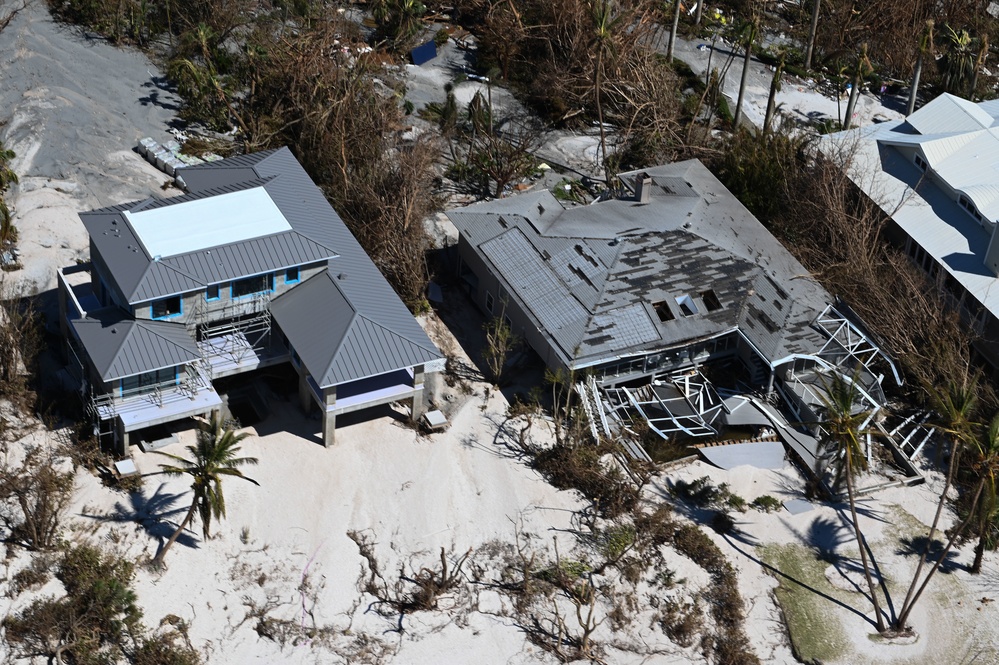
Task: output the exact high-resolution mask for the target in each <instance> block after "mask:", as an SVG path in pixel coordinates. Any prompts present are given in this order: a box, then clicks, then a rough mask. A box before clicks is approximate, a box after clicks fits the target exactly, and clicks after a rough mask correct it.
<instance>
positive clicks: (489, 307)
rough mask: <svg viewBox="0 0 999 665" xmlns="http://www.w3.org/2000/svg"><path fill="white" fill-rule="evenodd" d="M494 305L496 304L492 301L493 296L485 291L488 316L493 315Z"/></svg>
mask: <svg viewBox="0 0 999 665" xmlns="http://www.w3.org/2000/svg"><path fill="white" fill-rule="evenodd" d="M495 304H496V303H495V302H494V301H493V294H491V293H489V292H488V291H486V311H487V312H489V313H490V314H492V313H493V306H494V305H495Z"/></svg>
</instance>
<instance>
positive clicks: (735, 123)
mask: <svg viewBox="0 0 999 665" xmlns="http://www.w3.org/2000/svg"><path fill="white" fill-rule="evenodd" d="M752 52H753V30H750V32H749V34H748V35H747V36H746V56H745V57H744V58H743V60H742V80H741V81H740V82H739V100H738V101H737V102H736V103H735V115H734V116H733V119H732V130H733V131H736V130H738V129H739V120H740V119H741V118H742V100H743V98H744V97H745V96H746V82H747V81H748V80H749V58H750V55H751V54H752Z"/></svg>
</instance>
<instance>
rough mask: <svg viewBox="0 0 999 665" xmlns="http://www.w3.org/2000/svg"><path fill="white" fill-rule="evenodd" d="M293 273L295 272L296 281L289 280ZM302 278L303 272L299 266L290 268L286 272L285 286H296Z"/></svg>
mask: <svg viewBox="0 0 999 665" xmlns="http://www.w3.org/2000/svg"><path fill="white" fill-rule="evenodd" d="M292 271H295V279H290V278H289V275H290V274H291V272H292ZM301 278H302V271H301V269H300V268H299V267H298V266H294V267H292V268H288V269H287V270H285V271H284V283H285V284H295V283H296V282H298V280H300V279H301Z"/></svg>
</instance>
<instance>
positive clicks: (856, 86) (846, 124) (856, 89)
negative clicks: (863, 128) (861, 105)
mask: <svg viewBox="0 0 999 665" xmlns="http://www.w3.org/2000/svg"><path fill="white" fill-rule="evenodd" d="M859 94H860V63H859V62H858V63H857V71H856V72H855V73H854V75H853V85H852V86H851V87H850V100H849V101H848V102H847V103H846V116H845V117H844V118H843V129H844V130H846V129H850V124H851V121H852V120H853V110H854V108H856V106H857V96H858V95H859Z"/></svg>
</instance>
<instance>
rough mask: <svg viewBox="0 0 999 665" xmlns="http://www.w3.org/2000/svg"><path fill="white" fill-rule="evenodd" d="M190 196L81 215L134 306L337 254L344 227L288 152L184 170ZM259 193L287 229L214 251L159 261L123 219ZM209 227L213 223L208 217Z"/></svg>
mask: <svg viewBox="0 0 999 665" xmlns="http://www.w3.org/2000/svg"><path fill="white" fill-rule="evenodd" d="M185 182H186V183H187V185H188V187H189V192H188V193H187V194H184V195H182V196H176V197H171V198H168V199H160V200H154V199H146V200H144V201H139V202H136V203H132V204H125V205H118V206H114V207H111V208H103V209H100V210H95V211H92V212H86V213H81V215H80V218H81V219H82V220H83V223H84V226H86V228H87V231H88V233H89V234H90V237H91V239H92V241H93V244H94V247H95V249H96V251H97V252H98V253H99V254H100V256H101V258H102V259H103V260H104V263H105V264H106V265H107V266H108V269H109V270H110V271H111V275H112V278H113V279H114V280H115V281H116V282H117V284H118V287H119V288H120V289H121V291H122V293H124V295H125V297H126V298H127V300H128V302H129V303H130V304H136V303H141V302H147V301H149V300H153V299H156V298H162V297H165V296H170V295H174V294H177V293H183V292H186V291H192V290H197V289H201V288H204V287H205V286H206V285H208V284H212V283H218V282H223V281H228V280H231V279H237V278H240V277H246V276H250V275H259V274H262V273H266V272H271V271H274V270H282V269H284V268H287V267H290V266H296V265H303V264H307V263H315V262H318V261H324V260H327V259H330V258H333V257H335V256H337V253H338V251H339V248H338V247H337V246H336V240H337V238H338V237H339V236H340V235H342V234H340V233H339V229H338V228H335V227H343V222H342V220H341V219H340V217H339V216H338V215H337V214H336V212H335V211H334V210H333V209H332V208H331V207H330V205H329V204H328V203H327V202H326V199H325V197H323V195H322V192H320V191H319V188H318V187H316V186H315V184H313V182H312V180H311V179H310V178H309V177H308V175H307V174H306V173H305V171H304V170H303V169H302V167H301V166H300V165H299V164H298V162H297V161H296V160H295V158H294V157H293V156H292V155H291V153H290V152H289V151H288V149H287V148H282V149H281V150H277V151H270V152H266V153H257V154H255V155H244V156H240V157H236V158H230V159H226V160H222V161H219V162H213V163H209V164H205V165H202V166H199V167H197V168H196V169H195V168H192V169H186V170H185ZM256 188H262V189H263V191H265V192H266V194H267V195H268V196H269V197H270V199H271V201H273V203H274V204H275V206H276V207H277V209H278V210H279V211H280V212H281V214H282V216H284V218H285V219H286V220H287V222H288V225H289V226H290V227H291V230H290V231H284V232H281V233H272V234H269V235H265V236H262V237H257V238H251V239H248V240H242V241H239V242H233V243H229V244H222V245H219V246H217V247H214V248H212V249H211V251H210V252H206V251H204V250H198V251H191V252H188V253H185V254H178V255H175V256H165V257H160V258H156V257H153V256H151V255H150V253H149V251H148V250H147V248H145V247H144V246H143V244H142V242H141V239H140V237H139V235H138V233H137V232H136V231H135V229H134V228H133V226H132V224H131V223H130V221H129V219H128V217H127V216H126V215H125V214H123V213H125V212H129V213H139V212H142V211H147V210H153V209H159V208H166V207H169V208H175V209H176V211H177V215H178V216H183V215H184V214H185V208H184V205H183V204H185V203H189V202H192V201H199V200H203V199H206V198H209V197H213V196H218V195H222V194H233V193H238V192H242V191H247V190H250V189H256ZM205 223H206V224H210V223H211V220H205Z"/></svg>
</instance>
